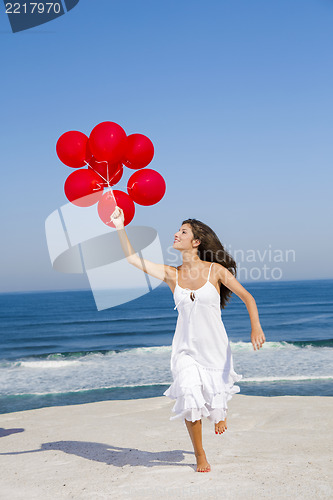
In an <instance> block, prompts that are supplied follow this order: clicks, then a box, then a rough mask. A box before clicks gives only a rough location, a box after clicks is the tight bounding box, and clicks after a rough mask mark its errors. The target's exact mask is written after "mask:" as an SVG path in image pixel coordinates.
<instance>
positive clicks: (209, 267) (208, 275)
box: [207, 262, 214, 281]
mask: <svg viewBox="0 0 333 500" xmlns="http://www.w3.org/2000/svg"><path fill="white" fill-rule="evenodd" d="M213 264H214V262H212V263H211V265H210V266H209V273H208V278H207V281H209V278H210V270H211V268H212V265H213Z"/></svg>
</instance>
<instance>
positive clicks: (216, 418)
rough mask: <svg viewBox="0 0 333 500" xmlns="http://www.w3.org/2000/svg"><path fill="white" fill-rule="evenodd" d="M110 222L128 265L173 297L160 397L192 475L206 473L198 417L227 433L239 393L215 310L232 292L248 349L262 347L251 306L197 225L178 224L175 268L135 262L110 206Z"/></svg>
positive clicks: (228, 263) (213, 240)
mask: <svg viewBox="0 0 333 500" xmlns="http://www.w3.org/2000/svg"><path fill="white" fill-rule="evenodd" d="M111 221H112V222H113V223H114V225H115V226H116V228H117V230H118V235H119V238H120V242H121V245H122V248H123V250H124V252H125V255H126V257H127V260H128V262H130V263H131V264H133V265H134V266H135V267H138V268H139V269H141V270H142V271H144V272H146V273H147V274H150V275H151V276H154V277H155V278H158V279H160V280H162V281H165V282H166V283H167V284H168V285H169V287H170V288H171V291H172V292H173V294H174V300H175V304H176V307H175V309H176V308H177V309H178V320H177V326H176V331H175V334H174V337H173V341H172V354H171V371H172V375H173V383H172V385H171V386H170V387H169V388H168V389H167V390H166V391H165V392H164V395H165V396H167V397H169V398H171V399H176V403H175V405H174V407H173V410H172V411H173V412H174V413H176V415H175V416H174V417H171V418H170V419H171V420H173V419H175V418H181V419H182V420H183V422H184V425H186V427H187V429H188V432H189V435H190V438H191V441H192V444H193V448H194V453H195V456H196V460H197V471H198V472H209V471H210V465H209V463H208V461H207V458H206V454H205V451H204V449H203V446H202V422H201V418H202V416H206V417H207V418H208V419H209V420H211V421H212V422H214V424H215V433H216V434H222V433H223V432H224V431H225V430H226V429H227V419H226V415H227V411H228V407H227V401H229V400H230V399H231V397H232V394H235V393H237V392H239V391H240V388H239V386H236V385H234V382H237V381H239V380H240V379H241V378H242V375H238V374H237V373H236V372H235V371H234V368H233V359H232V355H231V349H230V343H229V340H228V337H227V334H226V331H225V328H224V325H223V322H222V318H221V309H223V308H224V307H225V305H226V303H227V302H228V301H229V300H230V295H231V294H232V292H234V293H235V294H236V295H237V296H238V297H239V298H240V299H241V300H242V301H243V302H244V303H245V305H246V307H247V310H248V313H249V316H250V321H251V327H252V332H251V342H252V345H253V348H254V350H256V349H260V347H261V346H262V344H263V343H264V342H265V340H266V339H265V335H264V332H263V330H262V328H261V325H260V321H259V315H258V310H257V306H256V302H255V300H254V298H253V296H252V295H251V294H250V293H249V292H248V291H247V290H246V289H245V288H244V287H243V286H242V285H241V284H240V283H239V282H238V281H237V280H236V278H235V275H236V263H235V261H234V260H233V258H232V257H231V256H230V255H229V254H228V252H226V250H225V249H224V247H223V246H222V244H221V242H220V240H219V239H218V237H217V236H216V234H215V233H214V231H212V229H211V228H210V227H208V226H207V225H206V224H204V223H203V222H200V221H198V220H196V219H187V220H185V221H183V223H182V226H181V228H180V229H179V231H177V232H176V233H175V239H174V243H173V248H175V249H177V250H179V251H180V252H181V254H182V260H183V263H182V265H181V266H179V267H178V268H174V267H172V266H167V265H164V264H156V263H154V262H150V261H148V260H145V259H141V258H140V257H139V256H138V255H137V254H136V253H135V250H134V249H133V247H132V246H131V244H130V242H129V240H128V237H127V234H126V232H125V228H124V213H123V211H122V209H121V208H119V207H116V209H115V211H114V212H113V214H112V215H111Z"/></svg>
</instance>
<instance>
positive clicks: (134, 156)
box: [123, 134, 154, 169]
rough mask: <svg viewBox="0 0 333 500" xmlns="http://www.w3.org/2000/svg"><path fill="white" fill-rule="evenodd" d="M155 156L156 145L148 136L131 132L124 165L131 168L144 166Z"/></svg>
mask: <svg viewBox="0 0 333 500" xmlns="http://www.w3.org/2000/svg"><path fill="white" fill-rule="evenodd" d="M153 157H154V146H153V143H152V142H151V140H150V139H148V137H146V136H145V135H142V134H131V135H129V136H128V137H127V141H126V152H125V160H124V161H123V163H124V165H126V167H129V168H134V169H137V168H144V167H146V166H147V165H148V164H149V163H150V162H151V161H152V159H153Z"/></svg>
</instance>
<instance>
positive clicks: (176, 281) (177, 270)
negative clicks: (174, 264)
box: [176, 268, 178, 285]
mask: <svg viewBox="0 0 333 500" xmlns="http://www.w3.org/2000/svg"><path fill="white" fill-rule="evenodd" d="M176 284H177V285H178V269H177V268H176Z"/></svg>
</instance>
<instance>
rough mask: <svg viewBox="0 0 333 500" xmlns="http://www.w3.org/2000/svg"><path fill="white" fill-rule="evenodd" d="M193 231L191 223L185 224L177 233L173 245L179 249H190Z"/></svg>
mask: <svg viewBox="0 0 333 500" xmlns="http://www.w3.org/2000/svg"><path fill="white" fill-rule="evenodd" d="M192 240H193V233H192V228H191V226H190V224H183V225H182V226H181V228H180V229H179V231H177V233H175V239H174V242H173V247H174V248H177V249H182V250H183V249H184V250H186V249H190V248H192V244H191V242H192Z"/></svg>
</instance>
